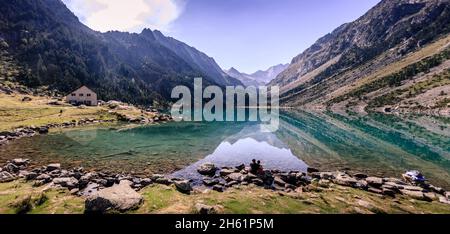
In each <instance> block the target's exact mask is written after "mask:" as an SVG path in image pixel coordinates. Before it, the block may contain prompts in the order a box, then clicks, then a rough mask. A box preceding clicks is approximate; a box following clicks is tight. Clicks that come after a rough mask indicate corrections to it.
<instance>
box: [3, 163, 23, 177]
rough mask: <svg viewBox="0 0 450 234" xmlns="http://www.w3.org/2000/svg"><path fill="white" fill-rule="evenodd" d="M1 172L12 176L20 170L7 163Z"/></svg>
mask: <svg viewBox="0 0 450 234" xmlns="http://www.w3.org/2000/svg"><path fill="white" fill-rule="evenodd" d="M3 170H4V171H7V172H9V173H13V174H14V173H17V172H19V170H20V168H19V167H18V166H17V165H15V164H12V163H8V164H6V166H4V167H3Z"/></svg>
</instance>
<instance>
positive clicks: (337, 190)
mask: <svg viewBox="0 0 450 234" xmlns="http://www.w3.org/2000/svg"><path fill="white" fill-rule="evenodd" d="M309 190H310V191H309V192H301V193H281V192H280V193H279V192H274V191H270V190H265V189H262V188H258V187H253V186H250V187H240V188H233V189H230V190H228V191H226V192H224V193H218V192H215V191H208V192H197V193H193V194H192V195H185V194H181V193H179V192H177V191H176V189H175V188H174V187H172V186H165V185H153V186H149V187H147V188H144V189H143V190H142V191H140V194H141V195H142V196H143V197H144V204H143V205H142V206H141V207H140V208H139V209H138V210H135V211H131V212H130V213H132V214H191V213H195V208H194V207H195V204H197V203H202V204H205V205H211V206H218V207H219V212H220V213H224V214H351V213H363V214H373V213H375V214H384V213H389V214H397V213H399V214H402V213H417V214H422V213H424V214H450V206H449V205H445V204H441V203H439V202H437V201H433V202H424V201H417V200H412V199H410V198H407V197H402V196H398V197H397V198H395V199H393V198H386V197H382V196H379V195H376V194H372V193H368V192H365V191H362V190H357V189H352V188H346V187H342V186H338V185H333V184H332V185H330V186H329V187H327V186H325V187H323V188H319V187H317V186H315V185H311V186H310V187H309ZM17 204H21V205H17ZM20 207H25V209H20ZM83 212H84V199H83V198H80V197H76V196H72V195H70V194H69V192H68V191H67V190H59V189H45V188H34V187H32V186H31V184H29V183H25V182H23V181H14V182H10V183H5V184H0V213H1V214H17V213H27V214H82V213H83Z"/></svg>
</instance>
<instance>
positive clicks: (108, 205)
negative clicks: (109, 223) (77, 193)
mask: <svg viewBox="0 0 450 234" xmlns="http://www.w3.org/2000/svg"><path fill="white" fill-rule="evenodd" d="M130 185H131V182H130V181H121V182H120V184H118V185H115V186H113V187H111V188H106V189H102V190H100V191H98V192H97V193H95V194H94V195H91V196H89V197H88V198H87V199H86V202H85V212H86V213H108V212H126V211H128V210H134V209H137V208H139V206H140V205H141V204H142V203H143V201H144V198H143V197H142V196H141V195H140V194H139V193H137V192H136V191H134V190H133V189H132V188H131V187H130Z"/></svg>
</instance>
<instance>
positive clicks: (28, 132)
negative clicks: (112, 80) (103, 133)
mask: <svg viewBox="0 0 450 234" xmlns="http://www.w3.org/2000/svg"><path fill="white" fill-rule="evenodd" d="M168 121H172V118H171V117H170V116H169V115H167V114H159V115H157V116H156V117H154V118H152V119H149V118H145V117H142V118H141V117H137V118H134V117H130V116H126V115H120V114H117V120H114V119H107V120H103V119H94V118H86V119H81V120H78V121H77V120H72V121H70V122H64V123H61V124H55V123H52V124H47V125H43V126H38V127H36V126H30V127H23V128H17V129H14V130H12V131H4V132H0V146H2V145H5V144H7V143H8V142H11V141H14V140H18V139H21V138H26V137H33V136H37V135H45V134H48V133H49V131H50V130H51V129H66V128H74V127H83V126H89V125H95V124H103V123H114V122H123V123H131V124H141V125H144V124H153V123H164V122H168Z"/></svg>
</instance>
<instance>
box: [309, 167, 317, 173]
mask: <svg viewBox="0 0 450 234" xmlns="http://www.w3.org/2000/svg"><path fill="white" fill-rule="evenodd" d="M306 171H307V172H308V173H317V172H319V170H318V169H316V168H313V167H308V169H307V170H306Z"/></svg>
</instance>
